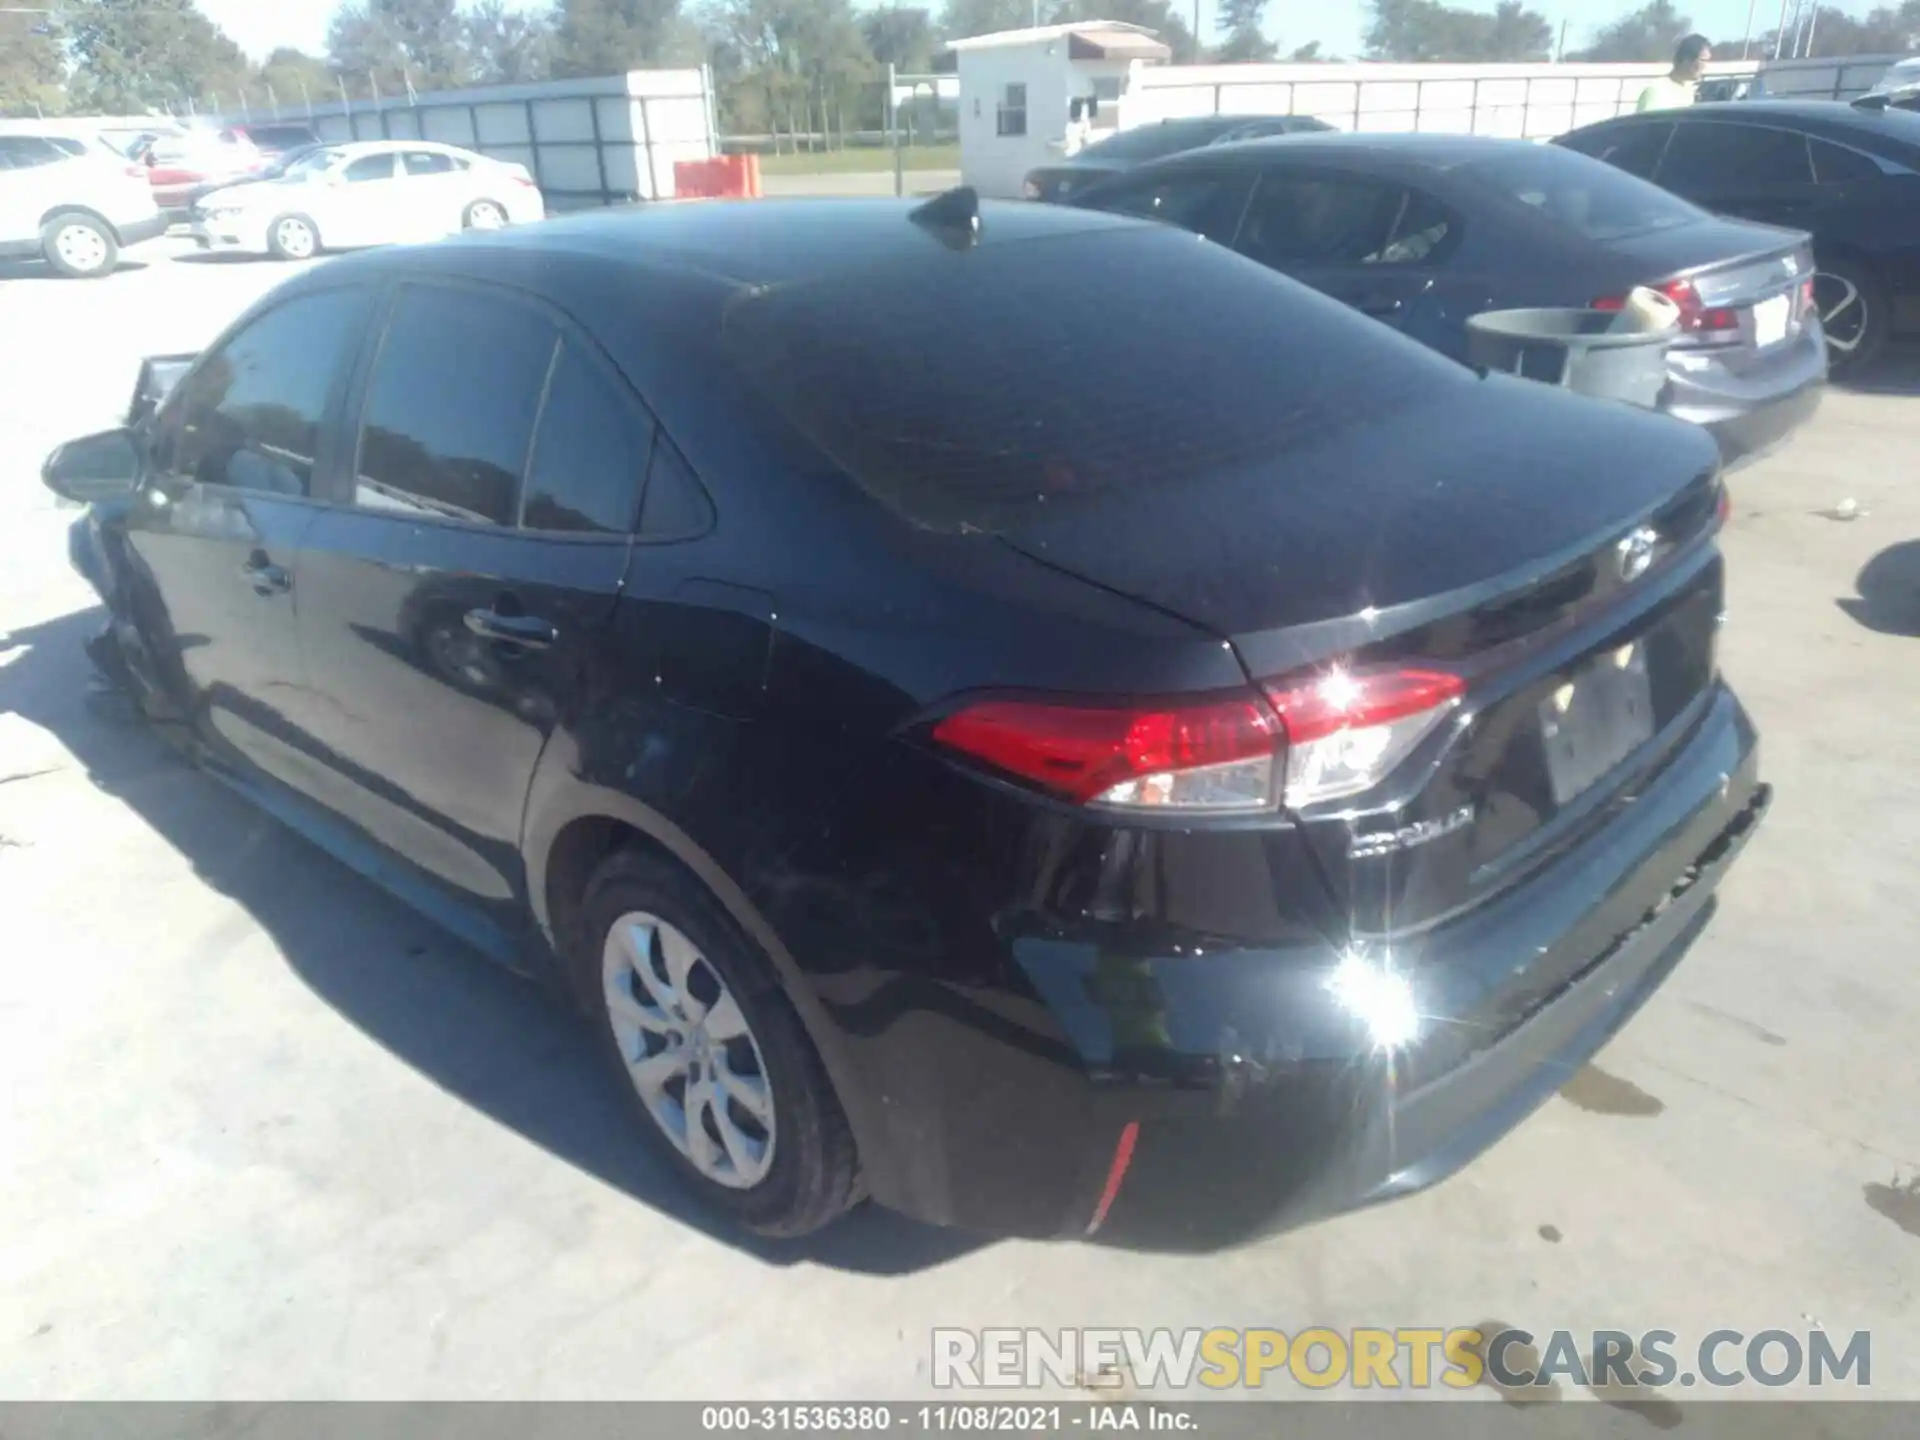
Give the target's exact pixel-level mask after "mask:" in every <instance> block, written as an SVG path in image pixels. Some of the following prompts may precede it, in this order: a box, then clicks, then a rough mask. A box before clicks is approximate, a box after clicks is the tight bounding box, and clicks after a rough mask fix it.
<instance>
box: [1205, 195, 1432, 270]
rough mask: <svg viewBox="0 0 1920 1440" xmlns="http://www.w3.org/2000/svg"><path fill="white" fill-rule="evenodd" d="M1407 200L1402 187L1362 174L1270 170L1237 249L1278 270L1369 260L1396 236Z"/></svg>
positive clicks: (1255, 198)
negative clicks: (1395, 226)
mask: <svg viewBox="0 0 1920 1440" xmlns="http://www.w3.org/2000/svg"><path fill="white" fill-rule="evenodd" d="M1404 199H1405V192H1404V191H1402V190H1400V189H1399V188H1398V187H1396V186H1393V185H1389V184H1386V183H1384V182H1382V181H1377V180H1370V179H1367V178H1365V177H1363V176H1358V175H1328V174H1319V173H1312V172H1306V171H1301V172H1288V171H1277V170H1276V171H1268V172H1267V173H1266V174H1265V175H1262V176H1261V177H1260V184H1259V185H1258V186H1257V187H1256V188H1255V190H1254V192H1253V201H1252V203H1251V204H1249V205H1248V207H1247V218H1246V220H1245V222H1244V223H1243V224H1242V226H1241V229H1240V239H1239V241H1238V244H1237V247H1236V248H1238V249H1239V250H1240V251H1241V252H1242V253H1243V254H1245V255H1246V256H1247V257H1248V258H1249V259H1252V260H1258V261H1259V262H1260V263H1261V264H1262V265H1270V266H1272V267H1273V268H1274V269H1276V270H1284V269H1287V268H1288V267H1290V266H1298V265H1360V264H1365V263H1368V262H1369V261H1370V260H1375V259H1377V258H1378V257H1379V255H1380V253H1381V252H1382V251H1383V250H1385V249H1386V247H1387V243H1388V241H1389V240H1391V239H1392V238H1393V224H1394V220H1395V219H1396V218H1397V217H1398V215H1399V213H1400V209H1401V206H1402V203H1403V201H1404Z"/></svg>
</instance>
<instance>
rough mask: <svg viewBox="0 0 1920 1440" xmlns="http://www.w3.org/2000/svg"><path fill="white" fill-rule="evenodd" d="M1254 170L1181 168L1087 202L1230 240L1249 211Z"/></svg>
mask: <svg viewBox="0 0 1920 1440" xmlns="http://www.w3.org/2000/svg"><path fill="white" fill-rule="evenodd" d="M1249 174H1250V172H1248V171H1245V170H1239V171H1235V170H1226V171H1211V172H1210V171H1205V170H1182V171H1179V172H1177V173H1175V174H1171V175H1163V176H1156V177H1151V178H1148V179H1145V180H1135V181H1132V182H1130V183H1127V184H1124V185H1117V186H1114V187H1112V188H1111V189H1110V190H1104V191H1102V192H1101V193H1100V194H1099V195H1098V196H1096V197H1095V198H1094V199H1093V201H1092V202H1091V203H1090V204H1089V206H1088V208H1089V209H1093V210H1105V211H1107V212H1109V213H1111V214H1115V215H1138V216H1139V217H1140V218H1141V219H1143V220H1160V221H1164V222H1165V223H1166V224H1169V225H1178V226H1179V227H1180V228H1181V229H1182V230H1191V231H1193V233H1194V234H1196V235H1204V236H1206V237H1207V238H1208V239H1209V240H1220V241H1229V240H1232V239H1233V234H1234V230H1235V229H1236V228H1237V227H1238V226H1239V223H1240V212H1241V211H1242V210H1243V209H1244V208H1245V207H1246V203H1247V190H1248V188H1249V184H1250V181H1249V178H1248V176H1249Z"/></svg>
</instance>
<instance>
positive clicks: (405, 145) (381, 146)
mask: <svg viewBox="0 0 1920 1440" xmlns="http://www.w3.org/2000/svg"><path fill="white" fill-rule="evenodd" d="M318 148H319V149H322V150H338V151H340V153H341V154H343V155H381V154H386V153H389V152H391V151H394V150H439V151H443V152H445V153H446V154H448V155H473V154H475V153H477V152H475V151H472V150H464V149H462V148H461V147H460V146H458V145H446V144H443V143H442V142H440V141H438V140H322V141H320V142H319V144H318Z"/></svg>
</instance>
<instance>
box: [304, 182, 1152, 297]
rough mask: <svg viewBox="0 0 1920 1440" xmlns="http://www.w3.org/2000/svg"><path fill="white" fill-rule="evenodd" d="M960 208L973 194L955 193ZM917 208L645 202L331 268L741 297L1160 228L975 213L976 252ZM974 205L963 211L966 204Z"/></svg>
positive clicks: (875, 202) (984, 206) (1013, 210)
mask: <svg viewBox="0 0 1920 1440" xmlns="http://www.w3.org/2000/svg"><path fill="white" fill-rule="evenodd" d="M952 193H954V194H955V195H956V196H959V195H962V194H964V192H958V191H956V192H952ZM925 203H926V202H925V201H923V200H919V199H908V200H896V199H851V198H849V199H825V198H820V199H809V198H799V197H795V198H791V199H788V198H780V199H772V200H742V201H727V200H717V201H707V200H702V201H682V202H668V203H658V202H654V203H648V202H642V203H640V204H637V205H631V206H624V207H620V208H616V209H608V210H588V211H581V212H577V213H575V214H572V215H564V216H561V217H559V218H557V219H553V220H548V221H545V222H544V223H542V224H539V225H523V226H511V227H509V228H507V229H504V230H498V231H492V232H486V233H483V234H476V235H469V236H465V237H462V238H461V239H459V240H457V241H453V242H448V243H443V244H440V245H434V246H425V247H417V248H406V249H402V250H388V251H374V252H368V253H367V254H366V255H364V256H346V257H342V258H341V259H340V260H336V261H334V262H332V264H331V265H329V266H328V268H329V269H336V268H338V267H339V266H342V265H355V264H367V265H377V264H380V263H381V260H380V258H379V257H382V256H385V257H389V258H390V259H391V263H394V264H396V265H405V266H408V267H418V268H427V269H439V268H441V267H443V266H444V267H449V268H451V267H455V266H468V265H473V266H479V265H485V264H490V263H495V259H496V257H497V261H498V263H501V264H506V265H513V264H517V263H518V259H517V258H516V257H533V258H536V259H539V260H541V261H543V262H546V263H551V262H553V261H557V260H561V259H563V258H567V257H572V258H575V259H578V260H581V261H586V262H594V263H597V264H598V265H600V266H614V267H625V268H628V269H631V270H633V271H644V270H663V271H664V270H676V271H686V272H699V273H704V274H706V275H708V276H710V277H713V278H714V279H716V280H720V281H723V282H725V283H727V284H729V285H732V286H764V285H779V284H788V283H792V282H796V281H802V280H809V279H815V278H819V277H822V276H827V275H833V274H838V273H843V272H846V271H850V270H855V269H860V268H863V267H866V266H869V265H874V264H886V263H891V262H894V261H909V262H910V261H911V260H913V259H914V258H915V257H918V258H920V259H921V260H922V261H923V262H924V263H926V264H929V265H933V264H939V263H943V261H944V262H946V263H953V264H963V263H965V253H966V250H968V249H970V248H974V246H978V247H982V248H985V247H994V246H1000V245H1009V244H1016V243H1022V242H1027V241H1040V240H1050V239H1058V238H1062V237H1065V236H1070V235H1079V234H1085V233H1088V232H1091V231H1103V230H1114V229H1137V228H1140V227H1142V226H1147V227H1149V228H1154V227H1152V222H1149V221H1142V220H1134V219H1129V218H1127V217H1124V216H1115V215H1106V214H1102V213H1100V212H1097V211H1088V210H1077V209H1069V208H1066V207H1064V206H1057V205H1034V204H1030V203H1027V202H1023V201H1015V200H1006V201H994V200H982V201H978V202H977V214H978V216H979V221H980V225H979V230H978V233H977V236H976V237H975V240H974V242H973V245H968V244H966V243H965V242H964V239H963V238H958V237H957V232H956V230H954V229H952V228H949V229H946V230H945V231H944V232H943V231H942V230H941V228H940V227H938V226H931V225H929V224H926V223H916V222H915V221H914V219H913V215H914V212H915V211H916V210H918V209H920V207H921V206H922V205H923V204H925ZM962 203H963V204H964V201H962Z"/></svg>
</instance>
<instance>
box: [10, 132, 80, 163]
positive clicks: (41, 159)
mask: <svg viewBox="0 0 1920 1440" xmlns="http://www.w3.org/2000/svg"><path fill="white" fill-rule="evenodd" d="M66 158H68V157H67V152H66V151H64V150H62V149H61V148H60V147H59V146H57V145H55V144H54V143H53V142H52V141H51V140H48V139H46V138H45V137H44V136H40V135H0V169H7V170H34V169H38V168H39V167H40V166H42V165H52V164H55V163H57V162H58V161H61V160H65V159H66Z"/></svg>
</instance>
